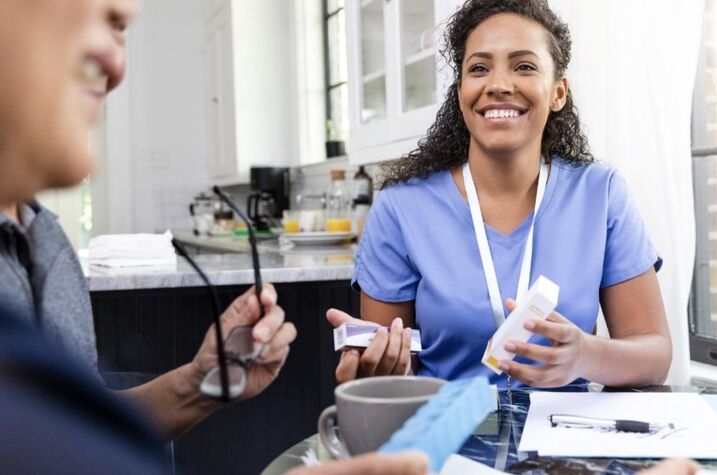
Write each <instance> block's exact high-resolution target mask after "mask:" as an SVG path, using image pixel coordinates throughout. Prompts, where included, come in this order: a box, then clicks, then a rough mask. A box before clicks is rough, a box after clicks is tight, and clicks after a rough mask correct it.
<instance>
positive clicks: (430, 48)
mask: <svg viewBox="0 0 717 475" xmlns="http://www.w3.org/2000/svg"><path fill="white" fill-rule="evenodd" d="M459 1H460V0H346V21H347V33H348V48H349V53H348V67H349V81H348V82H349V104H350V120H349V122H350V136H351V139H350V152H349V158H350V160H351V162H352V163H370V162H376V161H379V160H386V159H392V158H397V157H399V156H400V155H401V154H403V153H406V152H408V151H410V150H411V149H413V148H414V147H415V145H416V142H417V140H418V138H420V137H421V136H423V135H424V134H425V132H426V129H427V128H428V127H429V126H430V124H431V123H432V122H433V119H434V117H435V113H436V111H437V110H438V107H439V105H440V102H441V101H442V100H443V97H444V92H445V90H446V88H447V86H448V83H449V81H450V74H448V71H439V69H440V68H439V67H438V66H439V65H440V64H443V61H442V60H441V61H439V57H440V55H439V53H438V47H439V45H438V40H439V39H440V37H441V35H442V30H441V27H440V25H441V22H442V21H443V20H445V18H446V17H447V16H448V15H450V14H451V13H452V12H453V11H454V9H455V8H456V6H457V4H458V3H459Z"/></svg>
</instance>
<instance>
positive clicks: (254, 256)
mask: <svg viewBox="0 0 717 475" xmlns="http://www.w3.org/2000/svg"><path fill="white" fill-rule="evenodd" d="M212 191H214V193H216V195H217V196H218V197H219V198H221V199H222V201H224V202H225V203H226V204H227V205H228V206H229V207H230V208H231V209H232V211H234V213H236V215H237V216H239V218H241V220H242V221H243V222H244V224H245V225H246V229H247V234H248V235H249V246H250V247H251V262H252V264H253V266H254V287H255V290H256V299H257V300H258V301H259V312H260V317H263V316H264V306H263V305H262V304H261V290H262V283H261V272H260V270H259V269H260V267H259V252H258V251H257V247H256V235H255V234H254V226H252V224H251V221H250V220H249V218H247V217H246V215H245V214H244V213H242V212H241V210H240V209H239V208H238V207H237V206H236V205H235V204H234V202H233V201H232V200H231V199H230V198H229V196H227V194H226V193H224V191H222V189H221V188H219V187H218V186H216V185H214V187H213V188H212Z"/></svg>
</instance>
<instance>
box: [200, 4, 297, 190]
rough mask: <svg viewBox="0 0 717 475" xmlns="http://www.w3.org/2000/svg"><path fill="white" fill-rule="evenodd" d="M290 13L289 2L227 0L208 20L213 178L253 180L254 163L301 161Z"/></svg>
mask: <svg viewBox="0 0 717 475" xmlns="http://www.w3.org/2000/svg"><path fill="white" fill-rule="evenodd" d="M206 1H207V2H209V3H214V2H216V1H217V0H206ZM207 8H209V7H207ZM288 10H289V9H287V8H286V3H285V0H262V1H260V2H257V1H255V0H224V2H223V3H222V6H221V7H220V9H219V11H218V13H215V14H214V15H211V16H210V17H205V18H206V29H205V35H206V43H205V55H206V69H207V71H206V78H207V84H206V111H207V119H208V120H207V123H208V131H207V137H208V142H209V145H208V151H207V152H208V160H207V163H208V170H209V176H210V179H211V180H212V182H213V183H216V184H219V185H234V184H243V183H249V169H250V168H251V167H252V166H289V165H293V164H295V163H293V160H295V159H296V152H295V150H296V148H297V147H296V133H294V124H293V122H292V120H293V118H294V116H295V110H294V104H295V102H296V101H295V99H294V98H293V97H292V93H293V91H294V90H295V88H292V87H291V85H292V84H294V81H295V78H294V76H293V75H294V73H293V69H292V68H291V67H288V66H287V63H290V60H289V59H287V58H286V56H287V50H286V45H287V44H291V42H290V36H289V35H290V34H291V28H290V27H289V26H290V24H291V16H290V12H289V11H288Z"/></svg>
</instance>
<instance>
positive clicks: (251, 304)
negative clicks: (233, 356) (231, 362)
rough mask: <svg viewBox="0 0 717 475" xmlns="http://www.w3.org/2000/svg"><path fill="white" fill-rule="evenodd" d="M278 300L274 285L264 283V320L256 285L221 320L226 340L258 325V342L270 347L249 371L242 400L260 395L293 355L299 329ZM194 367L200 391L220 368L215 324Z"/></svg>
mask: <svg viewBox="0 0 717 475" xmlns="http://www.w3.org/2000/svg"><path fill="white" fill-rule="evenodd" d="M276 300H277V296H276V289H274V286H273V285H271V284H264V285H263V287H262V292H261V301H262V305H263V306H264V311H265V315H264V317H263V318H261V320H260V319H259V316H260V310H259V301H258V300H257V298H256V291H255V289H254V287H253V286H252V287H251V288H250V289H249V290H247V291H246V292H244V293H243V294H242V295H240V296H239V297H237V298H236V299H235V300H234V301H233V302H232V303H231V304H230V305H229V307H228V308H227V309H226V310H225V311H224V313H223V314H222V315H221V317H220V319H219V321H220V322H221V325H222V335H224V338H225V339H226V337H227V335H229V332H230V331H231V330H232V328H234V327H236V326H246V325H254V328H253V330H252V336H253V337H254V341H255V342H257V343H264V344H266V347H265V348H264V351H263V352H262V353H261V355H260V356H259V358H258V359H257V360H256V361H255V362H254V364H253V365H252V366H251V368H250V370H249V373H248V375H247V377H248V380H247V385H246V388H245V389H244V392H243V393H242V394H241V396H239V399H240V400H243V399H249V398H251V397H254V396H256V395H257V394H259V393H260V392H262V391H263V390H264V389H265V388H266V387H267V386H269V384H271V382H272V381H274V379H276V377H277V376H278V375H279V371H280V370H281V368H282V366H284V362H285V361H286V357H287V355H288V354H289V344H290V343H291V342H293V341H294V339H296V328H295V327H294V325H293V324H292V323H291V322H285V321H284V310H283V309H282V308H281V307H279V306H278V305H277V304H276ZM193 366H194V368H195V369H196V370H195V371H194V373H195V374H196V378H197V381H196V385H197V386H196V387H197V388H199V384H201V381H202V379H203V378H204V376H205V375H206V374H207V373H208V372H209V370H211V369H212V368H214V367H216V366H217V345H216V336H215V330H214V325H212V326H211V327H210V328H209V330H207V333H206V336H205V337H204V341H203V342H202V346H201V347H200V348H199V351H198V352H197V354H196V356H195V357H194V361H193Z"/></svg>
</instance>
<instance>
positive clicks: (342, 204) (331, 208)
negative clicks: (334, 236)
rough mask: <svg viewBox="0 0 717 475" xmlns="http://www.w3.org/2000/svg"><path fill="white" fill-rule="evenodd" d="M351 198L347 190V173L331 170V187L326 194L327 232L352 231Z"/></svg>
mask: <svg viewBox="0 0 717 475" xmlns="http://www.w3.org/2000/svg"><path fill="white" fill-rule="evenodd" d="M350 204H351V196H350V195H349V192H348V189H347V188H346V171H345V170H331V186H330V187H329V190H328V192H327V193H326V230H327V231H330V232H349V231H351V219H350V216H349V207H350Z"/></svg>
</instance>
